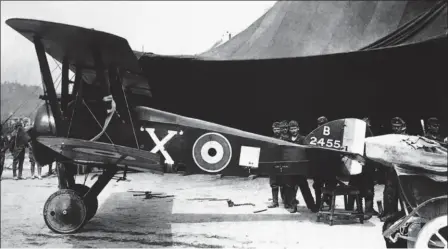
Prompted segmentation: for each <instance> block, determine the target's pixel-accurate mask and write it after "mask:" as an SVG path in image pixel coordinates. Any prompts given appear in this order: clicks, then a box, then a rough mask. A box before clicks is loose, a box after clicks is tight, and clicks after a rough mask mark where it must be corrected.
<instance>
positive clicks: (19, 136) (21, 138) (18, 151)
mask: <svg viewBox="0 0 448 249" xmlns="http://www.w3.org/2000/svg"><path fill="white" fill-rule="evenodd" d="M14 128H15V129H14V131H13V135H12V137H11V145H10V150H11V153H12V156H13V163H12V172H13V177H14V178H13V179H14V180H19V179H23V178H22V170H23V161H24V160H25V147H26V146H27V144H28V142H29V140H30V137H29V136H28V133H27V132H26V131H25V129H23V126H22V123H21V122H18V123H16V124H15V127H14ZM17 166H19V168H18V169H19V175H18V177H17V175H16V170H17Z"/></svg>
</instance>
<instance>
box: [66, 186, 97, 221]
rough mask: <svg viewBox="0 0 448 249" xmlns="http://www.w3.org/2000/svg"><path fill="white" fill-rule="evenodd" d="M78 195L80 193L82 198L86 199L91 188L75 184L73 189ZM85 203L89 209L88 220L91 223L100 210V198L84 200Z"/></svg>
mask: <svg viewBox="0 0 448 249" xmlns="http://www.w3.org/2000/svg"><path fill="white" fill-rule="evenodd" d="M72 189H73V190H74V191H75V192H76V193H78V194H79V195H80V196H81V197H84V196H85V195H86V194H87V193H88V192H89V190H90V188H89V187H87V186H86V185H82V184H75V185H74V186H73V188H72ZM83 200H84V203H85V205H86V207H87V218H86V220H87V221H89V220H90V219H92V218H93V216H95V214H96V211H97V210H98V198H96V197H92V198H90V199H85V198H83Z"/></svg>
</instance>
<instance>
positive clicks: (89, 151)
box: [73, 148, 136, 161]
mask: <svg viewBox="0 0 448 249" xmlns="http://www.w3.org/2000/svg"><path fill="white" fill-rule="evenodd" d="M73 150H74V151H79V152H83V153H86V154H91V155H95V156H104V157H109V158H114V159H119V158H120V157H121V156H122V155H121V154H120V153H117V152H113V151H106V150H99V149H92V148H73ZM125 160H132V161H135V160H136V159H135V158H133V157H131V156H126V158H125Z"/></svg>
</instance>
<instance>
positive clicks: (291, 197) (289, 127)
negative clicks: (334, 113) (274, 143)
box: [268, 117, 328, 213]
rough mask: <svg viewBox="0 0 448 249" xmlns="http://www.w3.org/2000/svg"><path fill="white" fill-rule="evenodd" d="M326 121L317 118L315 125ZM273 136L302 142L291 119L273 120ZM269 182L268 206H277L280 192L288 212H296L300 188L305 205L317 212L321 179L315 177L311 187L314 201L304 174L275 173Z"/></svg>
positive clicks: (298, 131)
mask: <svg viewBox="0 0 448 249" xmlns="http://www.w3.org/2000/svg"><path fill="white" fill-rule="evenodd" d="M327 122H328V119H327V118H326V117H320V118H319V119H318V120H317V126H321V125H322V124H325V123H327ZM272 129H273V133H274V137H275V138H278V139H282V140H285V141H289V142H292V143H296V144H303V141H304V138H305V137H304V136H303V135H301V134H300V127H299V124H298V123H297V121H295V120H292V121H290V122H287V121H281V122H275V123H274V124H273V125H272ZM269 183H270V185H271V190H272V203H271V204H270V205H269V206H268V207H269V208H276V207H278V206H279V202H278V193H279V192H280V193H281V197H282V200H283V203H284V206H285V208H286V209H287V210H288V211H289V212H290V213H295V212H297V204H298V201H297V198H296V195H297V191H298V189H300V192H302V196H303V199H304V200H305V203H306V206H307V208H308V209H310V210H311V211H312V212H317V211H318V207H319V206H320V201H321V194H320V191H321V188H322V186H323V185H324V184H325V182H324V181H322V179H316V180H315V182H314V184H313V188H314V190H315V193H316V202H315V201H314V198H313V195H312V194H311V190H310V187H309V185H308V180H307V178H306V177H305V176H301V175H275V174H272V175H270V176H269Z"/></svg>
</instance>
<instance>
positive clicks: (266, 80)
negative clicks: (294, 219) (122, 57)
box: [139, 1, 448, 135]
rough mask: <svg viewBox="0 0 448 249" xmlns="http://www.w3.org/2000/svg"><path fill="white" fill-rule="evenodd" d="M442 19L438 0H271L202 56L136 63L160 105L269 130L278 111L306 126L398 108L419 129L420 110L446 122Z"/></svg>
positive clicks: (385, 119)
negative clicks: (256, 17)
mask: <svg viewBox="0 0 448 249" xmlns="http://www.w3.org/2000/svg"><path fill="white" fill-rule="evenodd" d="M306 6H308V7H306ZM309 8H311V9H313V10H314V12H312V11H311V12H309V11H306V10H309ZM356 11H358V12H356ZM336 13H337V14H336ZM369 13H370V14H369ZM300 20H302V21H300ZM305 21H306V23H304V22H305ZM446 21H447V4H446V2H445V1H442V2H434V1H424V2H422V1H418V2H416V1H399V2H398V1H397V2H388V1H381V2H380V1H378V2H371V1H366V2H340V1H338V2H314V1H309V2H278V3H277V4H275V5H274V6H273V7H272V8H271V10H269V11H268V12H267V13H266V14H265V15H263V16H262V17H261V18H260V19H259V20H257V21H256V22H255V23H254V24H253V25H251V26H250V27H249V28H248V29H246V30H245V31H243V32H241V33H240V34H238V35H236V36H235V37H234V38H233V39H231V40H229V41H228V42H226V43H224V44H222V45H221V46H218V47H217V48H214V49H212V50H211V51H208V52H206V53H204V54H202V55H199V56H194V57H193V56H192V57H188V56H161V55H154V54H144V55H141V54H140V55H139V57H140V59H139V62H140V65H141V67H142V68H143V71H144V72H145V74H146V75H147V76H148V78H149V83H150V85H151V90H152V94H153V99H152V101H151V102H152V103H151V106H153V107H155V108H158V109H161V110H166V111H170V112H174V113H177V114H181V115H185V116H190V117H195V118H199V119H203V120H207V121H211V122H215V123H219V124H223V125H227V126H231V127H235V128H239V129H243V130H247V131H251V132H255V133H260V134H266V135H269V134H270V126H271V123H272V122H273V121H277V120H283V119H296V120H298V121H299V123H300V125H301V127H302V130H303V131H304V132H309V131H311V129H312V128H313V127H314V126H315V123H316V118H317V117H318V116H321V115H326V116H327V117H328V118H329V119H336V118H344V117H359V118H362V117H363V116H366V115H370V116H371V118H372V119H373V125H376V126H377V127H379V126H380V125H381V124H383V125H385V126H388V123H389V120H390V118H391V117H393V116H402V117H403V118H404V119H405V120H406V121H407V122H408V129H409V130H410V131H411V133H420V132H421V128H420V119H421V118H423V119H426V118H428V117H430V116H437V117H439V118H440V119H441V120H442V122H444V121H445V122H444V123H446V121H448V119H447V118H448V117H447V112H446V103H445V100H446V93H447V86H446V85H447V84H446V80H445V77H444V76H445V75H446V73H444V72H445V71H446V69H445V67H446V64H447V63H446V62H447V55H448V53H447V45H448V43H447V26H446ZM329 23H335V24H334V25H332V27H333V28H334V29H335V30H333V29H331V28H330V27H328V25H329ZM355 24H356V25H358V26H356V25H355ZM330 26H331V25H330ZM260 29H261V30H260ZM330 31H331V32H330ZM328 32H330V33H331V34H328ZM299 34H301V35H299ZM381 132H382V131H381Z"/></svg>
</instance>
